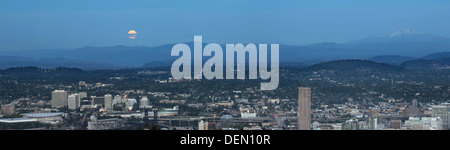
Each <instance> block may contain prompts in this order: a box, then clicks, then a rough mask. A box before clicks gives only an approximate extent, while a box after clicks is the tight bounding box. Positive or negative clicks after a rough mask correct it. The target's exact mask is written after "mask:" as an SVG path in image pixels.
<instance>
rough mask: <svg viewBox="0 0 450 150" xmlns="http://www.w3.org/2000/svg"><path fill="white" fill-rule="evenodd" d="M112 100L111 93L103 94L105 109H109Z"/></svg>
mask: <svg viewBox="0 0 450 150" xmlns="http://www.w3.org/2000/svg"><path fill="white" fill-rule="evenodd" d="M112 101H113V97H112V95H111V94H106V95H105V108H106V109H111V108H112Z"/></svg>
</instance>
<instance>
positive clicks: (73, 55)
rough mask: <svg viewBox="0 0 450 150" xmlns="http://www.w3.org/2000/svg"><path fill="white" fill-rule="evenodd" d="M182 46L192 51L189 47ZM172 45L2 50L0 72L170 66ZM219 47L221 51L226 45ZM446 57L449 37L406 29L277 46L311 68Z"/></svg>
mask: <svg viewBox="0 0 450 150" xmlns="http://www.w3.org/2000/svg"><path fill="white" fill-rule="evenodd" d="M186 44H188V45H189V46H190V47H191V51H193V50H192V49H193V42H188V43H186ZM206 44H207V43H203V46H205V45H206ZM173 45H175V44H166V45H161V46H155V47H147V46H123V45H118V46H111V47H92V46H86V47H82V48H77V49H48V50H24V51H3V52H1V51H0V68H3V69H4V68H9V67H16V66H31V65H32V66H39V67H44V68H55V67H59V66H64V67H77V68H82V69H87V70H94V69H120V68H140V67H159V66H170V65H171V64H172V62H173V60H175V59H177V58H178V57H172V56H170V52H171V49H172V46H173ZM222 48H223V49H224V50H225V46H224V44H222ZM446 52H450V38H447V37H442V36H437V35H432V34H425V33H419V32H413V31H411V30H409V29H405V30H399V31H395V32H391V33H386V34H380V35H374V36H369V37H367V38H363V39H359V40H355V41H350V42H346V43H332V42H325V43H317V44H311V45H302V46H295V45H285V44H280V63H281V64H283V63H288V64H292V63H298V64H303V65H305V64H306V65H311V64H315V63H320V62H326V61H331V60H337V59H364V60H371V61H375V62H382V63H388V64H393V65H400V64H402V63H406V62H407V61H413V60H415V59H423V60H430V59H433V60H436V59H442V60H439V62H441V61H444V62H445V58H446V57H444V55H443V54H446V55H447V56H448V55H450V54H448V53H446ZM269 54H270V53H269ZM269 57H270V56H269ZM436 57H441V58H436ZM444 64H445V63H444ZM403 66H408V65H405V64H403Z"/></svg>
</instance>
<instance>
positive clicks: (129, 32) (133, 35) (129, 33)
mask: <svg viewBox="0 0 450 150" xmlns="http://www.w3.org/2000/svg"><path fill="white" fill-rule="evenodd" d="M136 34H137V32H136V31H134V30H130V31H128V37H129V38H130V39H134V38H136Z"/></svg>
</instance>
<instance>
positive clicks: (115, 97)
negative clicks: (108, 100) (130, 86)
mask: <svg viewBox="0 0 450 150" xmlns="http://www.w3.org/2000/svg"><path fill="white" fill-rule="evenodd" d="M118 103H122V96H120V95H116V96H114V100H113V105H117V104H118Z"/></svg>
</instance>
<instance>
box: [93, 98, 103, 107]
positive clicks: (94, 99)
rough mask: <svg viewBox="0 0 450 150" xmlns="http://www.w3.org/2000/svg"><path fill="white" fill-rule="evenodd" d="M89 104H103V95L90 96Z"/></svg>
mask: <svg viewBox="0 0 450 150" xmlns="http://www.w3.org/2000/svg"><path fill="white" fill-rule="evenodd" d="M91 105H98V106H103V105H105V97H97V96H91Z"/></svg>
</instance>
